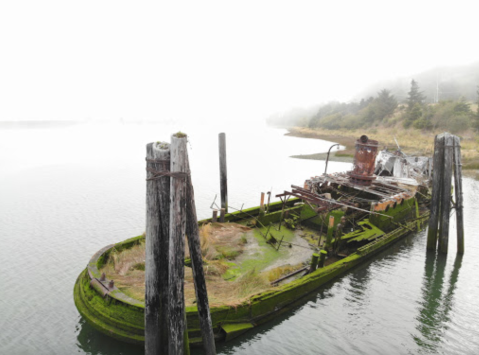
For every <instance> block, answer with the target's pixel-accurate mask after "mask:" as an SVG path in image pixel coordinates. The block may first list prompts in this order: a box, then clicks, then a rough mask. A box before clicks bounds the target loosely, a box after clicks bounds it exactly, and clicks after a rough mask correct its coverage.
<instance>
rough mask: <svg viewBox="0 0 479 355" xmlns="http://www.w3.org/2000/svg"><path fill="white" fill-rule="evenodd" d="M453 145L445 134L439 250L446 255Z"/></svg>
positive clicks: (450, 137) (449, 136)
mask: <svg viewBox="0 0 479 355" xmlns="http://www.w3.org/2000/svg"><path fill="white" fill-rule="evenodd" d="M453 144H454V139H453V136H452V135H450V134H449V133H446V134H445V137H444V173H443V181H442V196H441V233H440V239H439V250H440V251H441V252H442V253H447V246H448V243H449V213H450V212H451V178H452V156H453V154H452V153H453V147H454V145H453Z"/></svg>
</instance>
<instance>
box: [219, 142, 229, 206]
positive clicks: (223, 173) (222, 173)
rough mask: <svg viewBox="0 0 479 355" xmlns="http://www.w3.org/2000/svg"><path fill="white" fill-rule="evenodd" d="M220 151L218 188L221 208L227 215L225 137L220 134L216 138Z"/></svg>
mask: <svg viewBox="0 0 479 355" xmlns="http://www.w3.org/2000/svg"><path fill="white" fill-rule="evenodd" d="M218 140H219V150H220V188H221V208H224V209H225V212H226V213H228V176H227V173H226V136H225V134H224V133H220V134H219V136H218Z"/></svg>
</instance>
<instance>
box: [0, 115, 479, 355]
mask: <svg viewBox="0 0 479 355" xmlns="http://www.w3.org/2000/svg"><path fill="white" fill-rule="evenodd" d="M179 129H181V130H182V131H185V132H186V133H188V134H189V135H190V144H189V147H190V149H189V154H190V163H191V165H192V174H193V183H194V185H195V194H196V199H197V208H198V215H199V217H200V218H204V217H208V216H209V215H210V213H211V210H210V205H211V204H212V202H213V199H214V197H215V194H219V173H218V153H217V151H218V148H217V134H218V133H219V132H221V131H224V132H226V134H227V154H228V176H229V201H230V205H231V206H233V207H236V208H241V206H242V205H243V204H244V207H248V206H255V205H258V203H259V197H260V192H261V191H264V192H266V191H269V190H270V189H271V188H272V189H273V194H276V193H280V192H282V191H283V190H285V189H288V188H289V187H290V185H291V184H302V182H303V181H304V179H305V178H307V177H309V176H312V175H318V174H321V173H322V172H323V170H324V163H323V162H317V161H308V160H297V159H291V158H288V157H289V156H290V155H294V154H309V153H317V152H321V151H326V150H327V149H328V148H329V145H330V144H331V143H329V142H323V141H319V140H310V139H299V138H293V137H286V136H284V135H283V134H284V131H283V130H278V129H271V128H266V127H259V128H257V129H255V130H254V131H252V129H251V128H249V127H241V126H236V127H235V126H229V127H221V126H217V127H215V128H214V130H212V128H211V127H204V126H201V125H196V126H191V125H188V126H181V125H178V124H173V123H170V124H162V125H160V124H125V125H121V124H108V125H107V124H104V125H101V124H96V125H94V124H91V125H90V124H83V125H77V126H60V127H38V126H36V127H35V129H25V128H5V127H4V128H3V129H0V167H1V168H0V242H1V248H0V261H1V265H2V267H1V269H0V271H1V272H0V354H73V353H79V354H105V355H114V354H115V355H117V354H142V349H141V348H138V347H135V346H129V345H125V344H123V343H119V342H117V341H114V340H112V339H110V338H109V337H107V336H104V335H102V334H100V333H98V332H96V331H95V330H93V329H92V328H91V327H90V326H89V325H88V324H86V323H85V322H84V320H83V319H82V318H81V317H80V315H79V314H78V312H77V310H76V308H75V306H74V303H73V295H72V293H73V285H74V282H75V279H76V277H77V276H78V274H79V273H80V272H81V271H82V270H83V269H84V268H85V266H86V263H87V261H88V260H89V258H90V257H91V255H92V254H93V253H95V252H96V251H97V250H98V249H100V248H101V247H103V246H104V245H106V244H109V243H114V242H118V241H121V240H124V239H126V238H129V237H131V236H134V235H138V234H141V233H142V232H143V231H144V224H145V221H144V215H145V206H144V204H145V201H144V196H145V181H144V179H145V169H144V168H145V162H144V156H145V144H146V143H148V142H151V141H157V140H168V139H169V135H170V134H171V133H174V132H176V131H178V130H179ZM349 167H350V165H349V164H343V163H330V164H329V170H330V171H342V170H347V169H348V168H349ZM464 190H465V217H466V254H465V255H464V257H463V258H456V255H455V244H454V238H452V239H451V248H450V253H449V255H448V257H447V258H436V256H435V255H430V254H427V253H426V252H425V233H424V232H421V233H418V234H417V235H413V236H410V237H408V238H407V239H405V240H404V241H402V242H401V243H399V244H396V245H395V246H394V247H393V248H391V249H389V250H387V251H386V252H384V253H383V254H381V255H379V256H378V257H376V258H375V259H374V260H371V261H370V262H369V263H368V264H365V265H363V266H362V267H361V268H359V269H357V270H355V271H354V272H351V273H349V274H347V275H346V276H345V277H343V278H341V279H340V280H338V281H336V282H334V283H331V284H329V285H327V286H326V287H323V288H321V289H320V290H318V292H317V293H315V294H312V295H311V296H310V297H309V298H308V299H307V300H305V301H304V303H303V305H301V306H299V307H298V308H297V309H296V310H294V311H292V312H291V313H289V314H286V315H284V316H283V317H281V318H280V319H278V320H276V321H275V322H274V323H269V324H267V325H265V326H262V327H260V328H257V329H255V330H254V331H252V332H250V333H248V334H246V335H244V336H243V337H241V338H240V339H238V340H236V341H235V342H233V343H230V344H227V345H225V346H220V347H219V349H218V350H219V352H220V353H222V354H261V355H265V354H422V353H424V354H429V353H433V354H435V353H444V354H477V353H479V277H478V276H477V273H478V271H479V242H478V240H477V238H475V237H476V235H477V233H476V232H475V229H474V227H475V225H476V223H477V222H476V218H478V217H479V201H478V199H477V196H479V183H478V182H477V181H476V180H472V179H465V180H464ZM452 221H453V220H452ZM452 224H453V225H452V229H453V228H454V223H452ZM451 232H452V233H453V232H454V230H451ZM196 353H198V354H200V353H201V350H197V351H196Z"/></svg>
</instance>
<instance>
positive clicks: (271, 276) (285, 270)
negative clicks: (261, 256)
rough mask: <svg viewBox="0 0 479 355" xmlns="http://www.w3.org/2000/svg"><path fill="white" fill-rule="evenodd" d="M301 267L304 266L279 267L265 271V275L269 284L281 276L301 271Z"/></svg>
mask: <svg viewBox="0 0 479 355" xmlns="http://www.w3.org/2000/svg"><path fill="white" fill-rule="evenodd" d="M303 266H304V265H303V264H297V265H283V266H279V267H276V268H274V269H271V270H269V271H267V272H266V273H265V274H266V277H267V278H268V280H269V282H272V281H275V280H277V279H279V278H280V277H282V276H285V275H287V274H290V273H292V272H293V271H296V270H299V269H301V268H302V267H303Z"/></svg>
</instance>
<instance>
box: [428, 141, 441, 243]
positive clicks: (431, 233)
mask: <svg viewBox="0 0 479 355" xmlns="http://www.w3.org/2000/svg"><path fill="white" fill-rule="evenodd" d="M433 159H434V160H433V169H434V175H433V176H432V198H431V214H430V217H429V228H428V232H427V249H428V250H436V248H437V234H438V224H439V220H440V215H441V209H440V203H441V190H442V175H443V170H444V134H439V135H437V136H436V138H435V141H434V158H433Z"/></svg>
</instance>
